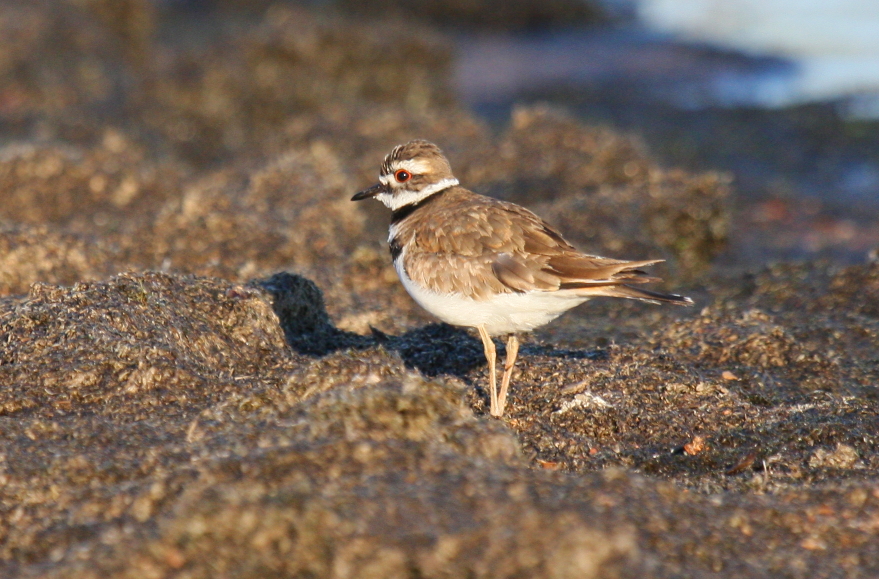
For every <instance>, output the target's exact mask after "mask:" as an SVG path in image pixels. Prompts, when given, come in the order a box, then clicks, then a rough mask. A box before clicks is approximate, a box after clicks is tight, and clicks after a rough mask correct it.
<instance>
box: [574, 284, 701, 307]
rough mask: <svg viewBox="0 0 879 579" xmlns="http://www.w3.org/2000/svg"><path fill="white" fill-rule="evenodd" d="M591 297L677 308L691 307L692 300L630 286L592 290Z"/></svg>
mask: <svg viewBox="0 0 879 579" xmlns="http://www.w3.org/2000/svg"><path fill="white" fill-rule="evenodd" d="M589 293H590V294H592V295H597V296H607V297H612V298H628V299H631V300H641V301H643V302H649V303H651V304H660V303H668V304H675V305H678V306H692V305H693V300H691V299H690V298H688V297H686V296H681V295H678V294H666V293H662V292H655V291H651V290H646V289H641V288H639V287H632V286H630V285H614V286H605V287H602V288H594V289H593V290H592V291H590V292H589Z"/></svg>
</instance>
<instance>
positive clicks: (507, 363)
mask: <svg viewBox="0 0 879 579" xmlns="http://www.w3.org/2000/svg"><path fill="white" fill-rule="evenodd" d="M518 355H519V340H518V338H516V335H515V334H510V335H509V336H508V337H507V359H506V360H504V378H503V380H501V393H500V396H498V401H497V403H498V416H501V415H503V413H504V406H505V405H506V404H507V389H508V388H509V387H510V378H512V377H513V367H514V366H515V365H516V357H517V356H518Z"/></svg>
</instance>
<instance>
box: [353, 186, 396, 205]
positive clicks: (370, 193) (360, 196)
mask: <svg viewBox="0 0 879 579" xmlns="http://www.w3.org/2000/svg"><path fill="white" fill-rule="evenodd" d="M387 190H388V188H387V187H386V186H385V185H382V184H381V183H377V184H376V185H373V186H372V187H370V188H369V189H364V190H363V191H361V192H360V193H357V194H356V195H354V197H352V198H351V201H362V200H364V199H370V198H372V197H375V196H376V195H379V194H381V193H385V192H386V191H387Z"/></svg>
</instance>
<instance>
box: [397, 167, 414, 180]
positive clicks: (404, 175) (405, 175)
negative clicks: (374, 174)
mask: <svg viewBox="0 0 879 579" xmlns="http://www.w3.org/2000/svg"><path fill="white" fill-rule="evenodd" d="M411 178H412V174H411V173H409V171H407V170H406V169H399V170H398V171H397V172H396V173H394V179H396V180H397V183H405V182H406V181H408V180H409V179H411Z"/></svg>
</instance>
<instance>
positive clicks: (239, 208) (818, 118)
mask: <svg viewBox="0 0 879 579" xmlns="http://www.w3.org/2000/svg"><path fill="white" fill-rule="evenodd" d="M0 37H2V38H3V42H2V43H0V147H2V149H0V195H2V204H0V226H2V227H0V229H2V231H0V233H3V235H4V236H5V237H4V239H5V240H6V241H2V240H0V241H2V243H3V244H5V245H4V247H7V252H6V253H3V254H2V256H5V257H3V259H5V260H6V261H4V262H3V263H0V265H2V266H3V268H4V269H3V273H2V274H0V290H2V292H3V293H14V292H20V291H26V289H27V287H28V284H29V283H32V282H33V281H38V280H44V281H50V282H62V283H70V282H73V281H76V280H78V279H82V278H100V277H102V276H104V275H108V274H112V273H115V272H116V271H119V270H120V269H122V268H124V267H132V268H153V269H155V268H160V269H165V270H169V271H171V270H173V271H185V272H191V273H200V274H206V275H219V276H224V277H227V278H229V279H248V278H249V277H251V276H254V275H260V274H263V273H267V272H269V273H270V272H271V271H276V270H277V269H279V268H284V267H291V266H292V267H297V268H299V269H300V270H301V271H305V272H307V273H310V275H313V277H315V278H316V279H317V281H318V282H319V283H321V284H322V287H324V288H326V287H327V286H328V285H331V284H332V283H333V281H332V280H338V279H354V280H356V279H359V278H358V277H357V275H355V274H356V273H357V272H360V273H361V274H363V276H364V278H363V279H378V278H376V277H375V276H376V275H379V274H377V273H376V272H383V273H381V274H380V276H384V275H385V274H387V277H388V280H386V281H387V284H386V286H383V287H384V288H385V289H388V288H391V287H395V286H394V281H393V271H392V270H391V269H390V268H389V266H388V264H387V260H386V259H385V258H386V256H385V255H384V254H383V251H384V250H383V248H382V247H381V241H382V239H383V237H384V233H383V230H384V228H385V227H386V220H387V216H386V215H384V214H383V213H382V212H381V208H380V207H377V206H376V207H372V206H370V207H366V206H360V207H358V208H354V207H353V205H354V204H350V203H348V202H347V198H348V197H350V193H351V192H353V191H356V190H359V189H360V188H362V187H363V186H364V185H367V184H369V183H371V182H372V181H373V180H374V179H375V173H376V171H377V166H378V162H379V161H380V159H381V156H382V155H384V154H385V152H386V151H387V150H389V148H390V147H391V146H393V145H394V144H396V143H397V142H400V141H402V140H408V139H410V138H414V137H426V138H429V139H432V140H435V141H436V142H438V143H439V144H440V145H441V146H442V147H443V148H444V149H445V150H446V151H447V152H448V153H449V155H450V158H451V160H452V162H453V166H454V167H455V169H456V172H457V173H458V174H459V176H460V177H461V178H462V180H464V182H465V183H467V184H468V185H469V186H471V188H474V189H476V190H477V191H480V192H484V193H488V194H491V195H496V196H499V197H504V198H508V199H511V200H514V201H517V202H519V203H524V204H526V205H528V206H529V207H532V208H534V209H536V210H537V211H538V212H540V213H541V214H542V215H545V216H546V217H547V218H548V219H549V220H550V221H553V222H554V223H556V224H557V225H559V226H560V227H561V229H562V230H563V231H565V233H566V235H569V236H570V237H571V239H572V240H573V241H574V242H575V243H578V244H579V245H581V246H582V247H584V248H586V249H588V250H593V251H595V252H598V253H608V254H613V255H617V256H619V257H630V258H631V257H637V256H638V255H641V254H649V255H658V256H662V257H666V258H667V259H668V260H669V262H668V264H667V269H668V274H667V275H666V277H670V278H674V277H675V276H679V277H681V278H686V279H695V278H697V277H698V276H699V275H702V274H704V273H705V272H706V271H708V268H709V267H715V268H725V269H726V270H727V271H738V270H741V269H748V270H751V269H754V268H757V267H760V266H761V265H763V264H768V263H771V262H774V261H787V260H802V259H824V258H826V259H830V260H833V261H834V262H837V263H841V264H851V263H863V262H864V261H865V260H868V259H875V250H876V248H877V247H879V3H877V2H875V1H874V0H839V1H836V2H821V1H819V0H798V1H793V0H762V1H759V2H758V1H757V0H726V1H721V0H507V1H496V2H492V1H478V0H446V1H440V0H413V1H403V0H302V1H299V2H296V1H292V0H291V1H285V0H2V1H0ZM376 205H377V204H376ZM41 228H42V229H41ZM53 235H54V236H55V237H51V236H53ZM47 236H48V237H47ZM49 238H51V239H52V241H51V243H49V245H46V243H48V242H46V241H45V240H46V239H49ZM369 243H373V245H369ZM84 244H85V245H84ZM85 247H87V248H88V251H86V250H85V249H83V248H85ZM8 248H18V249H16V251H18V252H19V253H18V254H15V255H20V256H24V257H17V258H15V259H17V260H18V261H15V262H14V263H13V261H11V260H12V259H13V258H12V257H9V256H12V255H13V253H11V251H12V250H11V249H8ZM871 255H873V257H872V258H871V257H870V256H871ZM45 256H54V257H52V259H49V258H48V257H45ZM71 256H72V257H71ZM95 256H97V257H95ZM44 258H45V262H43V261H40V260H42V259H44ZM337 258H338V259H337ZM53 260H54V261H53ZM342 262H344V264H345V265H344V268H347V269H345V270H344V272H343V273H340V272H339V271H336V272H334V273H333V272H330V273H327V272H328V271H329V268H330V266H329V265H328V264H330V263H342ZM35 263H38V264H39V263H42V264H43V265H40V266H35V265H34V264H35ZM340 267H342V266H340ZM309 268H311V269H309ZM358 268H359V269H358ZM382 268H384V269H382ZM322 272H323V273H322ZM322 275H323V276H325V278H326V280H325V283H323V282H322V281H321V276H322ZM370 276H371V277H370ZM381 279H384V278H383V277H382V278H381ZM351 283H354V282H351ZM358 283H359V282H358ZM361 291H363V290H362V288H361ZM389 291H391V290H389ZM393 291H395V290H393ZM349 293H350V292H349ZM401 295H402V294H401ZM346 296H347V294H345V293H343V292H340V294H339V295H338V296H335V297H336V298H338V300H342V301H344V300H346V299H349V298H347V297H346ZM401 299H404V298H401ZM349 301H350V300H349ZM347 305H348V306H350V307H351V308H352V309H356V308H357V307H363V306H362V304H360V305H358V304H357V303H354V302H351V303H348V304H347ZM337 307H342V306H341V305H339V306H337ZM374 315H378V313H375V312H374ZM365 323H366V322H364V324H365ZM376 323H377V322H376ZM389 323H390V322H389ZM364 324H360V325H359V326H358V325H357V324H354V326H352V327H366V326H365V325H364Z"/></svg>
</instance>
